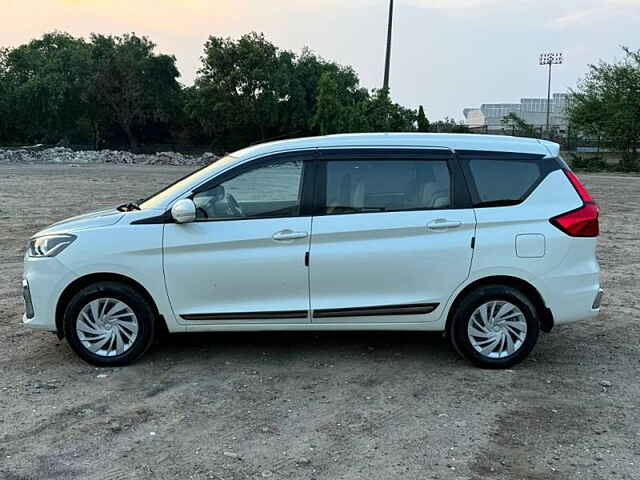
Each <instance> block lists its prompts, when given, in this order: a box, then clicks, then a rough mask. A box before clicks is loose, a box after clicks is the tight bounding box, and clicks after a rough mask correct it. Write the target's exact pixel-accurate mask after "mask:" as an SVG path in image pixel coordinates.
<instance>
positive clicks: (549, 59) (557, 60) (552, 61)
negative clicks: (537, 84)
mask: <svg viewBox="0 0 640 480" xmlns="http://www.w3.org/2000/svg"><path fill="white" fill-rule="evenodd" d="M561 63H562V53H541V54H540V65H547V66H548V67H549V82H548V83H547V136H548V137H549V138H551V126H550V125H549V115H550V113H551V65H560V64H561Z"/></svg>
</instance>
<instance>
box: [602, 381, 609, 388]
mask: <svg viewBox="0 0 640 480" xmlns="http://www.w3.org/2000/svg"><path fill="white" fill-rule="evenodd" d="M600 385H602V386H603V387H604V388H609V387H611V385H612V383H611V382H609V381H608V380H602V381H601V382H600Z"/></svg>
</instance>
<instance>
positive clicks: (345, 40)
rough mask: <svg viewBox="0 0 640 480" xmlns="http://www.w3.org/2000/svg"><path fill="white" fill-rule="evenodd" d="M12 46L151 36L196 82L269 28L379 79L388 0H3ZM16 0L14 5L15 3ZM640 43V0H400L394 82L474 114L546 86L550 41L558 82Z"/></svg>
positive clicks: (433, 114) (1, 22) (418, 99)
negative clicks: (559, 59)
mask: <svg viewBox="0 0 640 480" xmlns="http://www.w3.org/2000/svg"><path fill="white" fill-rule="evenodd" d="M0 2H1V3H2V9H1V11H2V15H1V16H0V46H4V47H10V46H17V45H20V44H21V43H24V42H27V41H29V40H30V39H32V38H35V37H39V36H40V35H42V34H43V33H45V32H48V31H53V30H60V31H66V32H69V33H71V34H73V35H76V36H85V37H86V36H88V35H89V34H90V33H91V32H99V33H104V34H121V33H125V32H135V33H137V34H139V35H146V36H148V37H149V38H150V39H151V40H153V41H154V42H155V43H156V44H157V45H158V47H157V49H158V51H159V52H162V53H168V54H173V55H175V56H176V57H177V59H178V68H179V69H180V71H181V73H182V78H181V82H182V83H184V84H187V85H189V84H191V83H192V82H193V79H194V77H195V75H196V72H197V70H198V67H199V64H200V56H201V55H202V48H203V45H204V43H205V41H206V39H207V38H208V37H209V36H210V35H215V36H224V37H233V38H237V37H239V36H240V35H242V34H244V33H247V32H250V31H257V32H263V33H264V34H265V36H266V37H267V38H268V39H269V40H270V41H272V42H273V43H274V44H276V45H277V46H278V47H280V48H282V49H287V50H293V51H295V52H300V50H301V49H302V48H303V47H305V46H307V47H309V48H310V49H311V50H313V51H314V52H316V53H317V54H319V55H321V56H322V57H324V58H326V59H328V60H334V61H337V62H339V63H341V64H345V65H351V66H353V67H354V68H355V70H356V71H357V72H358V74H359V76H360V81H361V83H362V85H364V86H365V87H367V88H379V87H380V86H381V84H382V79H383V71H384V53H385V52H384V51H385V45H386V25H387V12H388V4H389V1H388V0H0ZM7 4H8V6H7ZM621 45H625V46H629V47H631V48H633V49H640V0H396V1H395V14H394V35H393V47H392V54H391V62H392V63H391V75H390V86H391V95H392V97H393V100H394V101H396V102H398V103H401V104H403V105H406V106H409V107H412V108H417V106H418V105H424V108H425V110H426V112H427V116H428V117H429V118H430V119H431V120H434V119H440V118H443V117H445V116H449V117H453V118H456V119H462V118H463V116H462V109H463V108H465V107H479V106H480V104H482V103H494V102H518V101H519V99H520V98H523V97H545V96H546V90H547V72H546V70H545V68H544V67H541V66H539V65H538V56H539V54H540V53H542V52H547V51H550V52H556V51H557V52H562V53H563V54H564V58H565V63H564V64H563V65H559V66H557V67H554V70H553V91H554V92H565V91H567V89H568V88H571V87H575V86H576V83H577V82H578V81H579V79H580V78H581V77H583V76H584V74H585V73H586V71H587V67H588V65H589V64H591V63H597V62H598V61H599V60H600V59H602V60H605V61H615V60H620V59H621V58H622V57H623V53H622V50H621V48H620V46H621Z"/></svg>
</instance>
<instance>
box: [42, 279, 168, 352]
mask: <svg viewBox="0 0 640 480" xmlns="http://www.w3.org/2000/svg"><path fill="white" fill-rule="evenodd" d="M97 282H119V283H123V284H125V285H128V286H129V287H131V288H132V289H134V290H136V291H137V292H138V293H140V294H141V295H142V296H143V297H144V298H145V299H146V300H147V301H148V302H149V305H151V308H152V309H153V312H154V315H155V317H156V320H157V322H158V323H157V325H158V327H159V328H160V332H161V333H167V332H168V328H167V323H166V320H165V318H164V317H163V316H162V315H161V314H160V311H159V310H158V306H157V305H156V302H155V300H154V299H153V297H152V296H151V294H150V293H149V291H148V290H147V289H146V288H145V287H144V286H143V285H142V284H141V283H139V282H137V281H136V280H134V279H132V278H130V277H127V276H126V275H122V274H119V273H111V272H100V273H90V274H88V275H84V276H82V277H80V278H76V279H75V280H74V281H73V282H71V283H70V284H69V285H67V286H66V287H65V289H64V290H63V291H62V293H61V294H60V297H58V302H57V303H56V312H55V315H56V317H55V318H56V334H57V335H58V338H60V339H62V338H64V326H63V321H64V310H65V308H66V307H67V305H68V304H69V301H70V300H71V299H72V298H73V296H74V295H75V294H76V293H78V292H79V291H80V290H82V289H83V288H84V287H87V286H89V285H91V284H93V283H97Z"/></svg>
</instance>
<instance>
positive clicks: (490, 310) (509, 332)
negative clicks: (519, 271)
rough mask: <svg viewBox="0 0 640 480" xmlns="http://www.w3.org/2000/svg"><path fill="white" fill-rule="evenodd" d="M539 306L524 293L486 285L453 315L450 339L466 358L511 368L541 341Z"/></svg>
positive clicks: (463, 303) (469, 295)
mask: <svg viewBox="0 0 640 480" xmlns="http://www.w3.org/2000/svg"><path fill="white" fill-rule="evenodd" d="M539 324H540V322H539V319H538V313H537V311H536V308H535V306H534V305H533V303H532V302H531V301H530V300H529V298H528V297H527V296H526V295H525V294H524V293H523V292H521V291H520V290H518V289H516V288H513V287H511V286H507V285H484V286H481V287H478V288H477V289H476V290H473V291H472V292H470V293H469V294H468V295H467V296H466V297H465V298H464V299H463V300H462V301H461V302H460V304H459V305H458V307H457V308H456V310H455V312H454V313H453V317H452V323H451V326H450V332H449V333H450V338H451V342H452V344H453V346H454V348H455V349H456V350H457V351H458V353H460V355H462V356H463V357H465V358H466V359H468V360H470V361H471V362H473V363H475V364H476V365H478V366H480V367H484V368H508V367H511V366H513V365H515V364H517V363H519V362H521V361H522V360H524V359H525V358H526V357H527V356H528V355H529V353H531V350H533V347H534V346H535V344H536V342H537V340H538V334H539V331H540V326H539Z"/></svg>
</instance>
